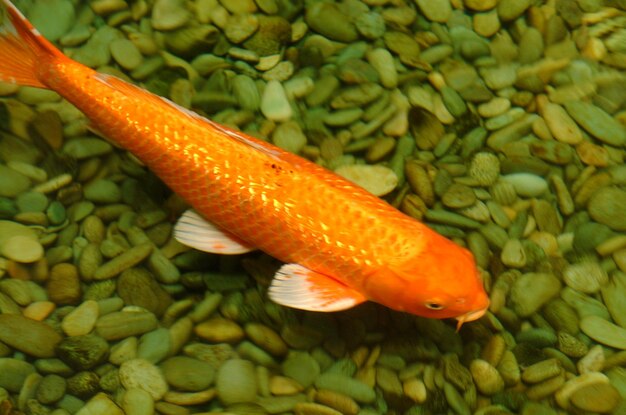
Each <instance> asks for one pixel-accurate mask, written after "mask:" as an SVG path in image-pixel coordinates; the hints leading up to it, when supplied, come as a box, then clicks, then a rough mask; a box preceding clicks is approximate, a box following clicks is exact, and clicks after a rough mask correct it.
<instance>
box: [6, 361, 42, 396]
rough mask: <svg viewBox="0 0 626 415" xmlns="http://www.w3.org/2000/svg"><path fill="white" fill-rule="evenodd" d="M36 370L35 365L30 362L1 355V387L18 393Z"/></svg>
mask: <svg viewBox="0 0 626 415" xmlns="http://www.w3.org/2000/svg"><path fill="white" fill-rule="evenodd" d="M35 372H36V369H35V367H34V366H33V365H31V364H30V363H28V362H25V361H23V360H19V359H13V358H10V357H1V358H0V388H4V389H6V390H8V391H10V392H14V393H18V392H19V391H20V390H21V389H22V385H23V384H24V381H25V380H26V378H27V377H28V376H29V375H30V374H32V373H35ZM5 392H6V391H5Z"/></svg>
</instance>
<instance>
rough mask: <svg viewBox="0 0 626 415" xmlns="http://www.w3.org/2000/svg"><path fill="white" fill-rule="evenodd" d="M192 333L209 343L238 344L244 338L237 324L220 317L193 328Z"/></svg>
mask: <svg viewBox="0 0 626 415" xmlns="http://www.w3.org/2000/svg"><path fill="white" fill-rule="evenodd" d="M194 332H195V333H196V335H197V336H198V337H200V338H202V339H204V340H206V341H209V342H211V343H238V342H239V341H241V340H242V339H243V338H244V337H245V333H244V331H243V329H242V328H241V326H239V324H237V323H236V322H234V321H232V320H228V319H225V318H222V317H213V318H211V319H210V320H206V321H203V322H202V323H200V324H198V325H197V326H196V327H195V328H194Z"/></svg>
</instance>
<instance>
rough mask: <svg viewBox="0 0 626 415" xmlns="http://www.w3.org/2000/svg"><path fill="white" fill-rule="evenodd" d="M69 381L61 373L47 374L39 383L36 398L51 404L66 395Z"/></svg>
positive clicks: (45, 403)
mask: <svg viewBox="0 0 626 415" xmlns="http://www.w3.org/2000/svg"><path fill="white" fill-rule="evenodd" d="M66 388H67V382H66V381H65V379H64V378H62V377H61V376H59V375H46V376H44V378H43V379H41V381H40V382H39V385H37V390H36V391H35V398H37V400H38V401H39V402H41V403H42V404H44V405H50V404H53V403H55V402H57V401H59V400H60V399H61V398H63V395H65V390H66Z"/></svg>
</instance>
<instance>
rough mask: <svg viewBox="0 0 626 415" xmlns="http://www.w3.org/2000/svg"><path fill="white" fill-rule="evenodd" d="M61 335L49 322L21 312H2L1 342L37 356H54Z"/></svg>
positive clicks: (0, 317) (0, 325) (0, 322)
mask: <svg viewBox="0 0 626 415" xmlns="http://www.w3.org/2000/svg"><path fill="white" fill-rule="evenodd" d="M60 341H61V335H60V334H59V333H57V332H56V331H55V330H54V329H53V328H52V327H50V326H49V325H48V324H46V323H44V322H41V321H35V320H31V319H29V318H26V317H22V316H21V315H19V314H0V342H2V343H4V344H6V345H7V346H10V347H13V348H15V349H16V350H19V351H21V352H23V353H26V354H29V355H31V356H35V357H41V358H46V357H53V356H54V354H55V350H54V349H55V347H56V346H57V344H58V343H59V342H60Z"/></svg>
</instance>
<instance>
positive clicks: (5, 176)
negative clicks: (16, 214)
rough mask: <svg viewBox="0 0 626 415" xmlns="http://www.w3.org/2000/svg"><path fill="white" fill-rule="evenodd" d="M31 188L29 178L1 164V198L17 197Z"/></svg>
mask: <svg viewBox="0 0 626 415" xmlns="http://www.w3.org/2000/svg"><path fill="white" fill-rule="evenodd" d="M29 187H30V180H29V179H28V177H26V176H24V175H23V174H21V173H18V172H16V171H15V170H13V169H11V168H9V167H7V166H5V165H2V164H0V197H1V196H4V197H10V198H12V197H15V196H17V195H19V194H20V193H23V192H25V191H26V190H27V189H28V188H29Z"/></svg>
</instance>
